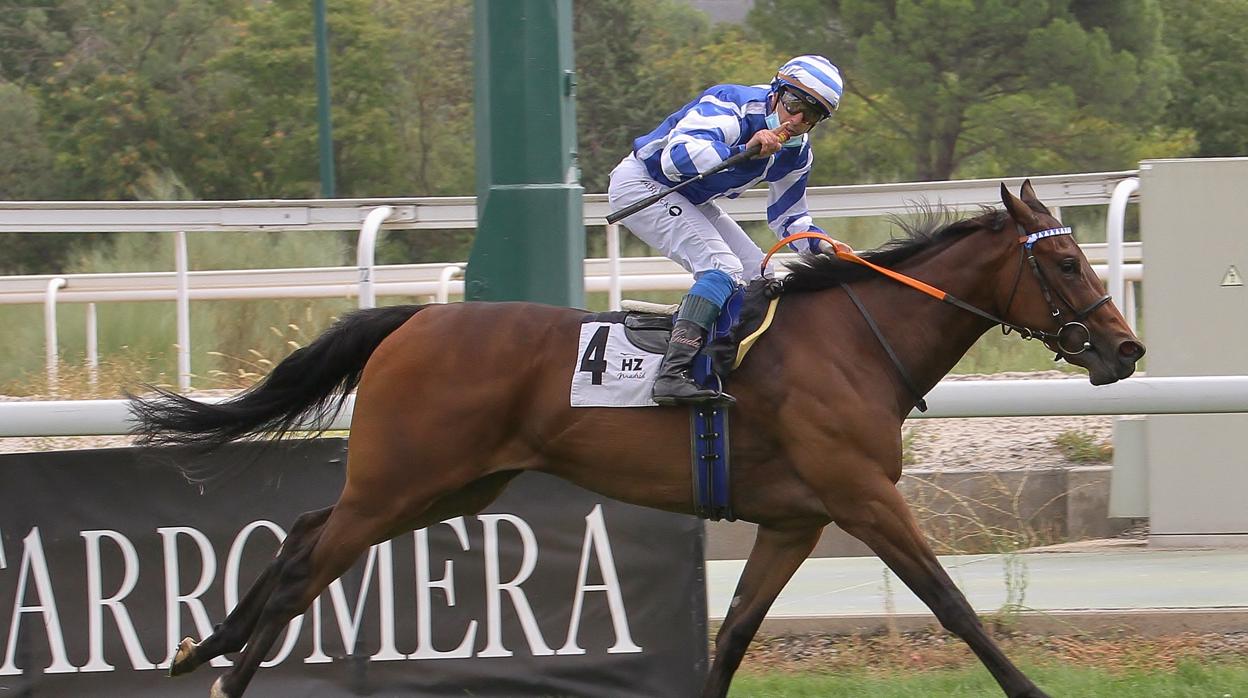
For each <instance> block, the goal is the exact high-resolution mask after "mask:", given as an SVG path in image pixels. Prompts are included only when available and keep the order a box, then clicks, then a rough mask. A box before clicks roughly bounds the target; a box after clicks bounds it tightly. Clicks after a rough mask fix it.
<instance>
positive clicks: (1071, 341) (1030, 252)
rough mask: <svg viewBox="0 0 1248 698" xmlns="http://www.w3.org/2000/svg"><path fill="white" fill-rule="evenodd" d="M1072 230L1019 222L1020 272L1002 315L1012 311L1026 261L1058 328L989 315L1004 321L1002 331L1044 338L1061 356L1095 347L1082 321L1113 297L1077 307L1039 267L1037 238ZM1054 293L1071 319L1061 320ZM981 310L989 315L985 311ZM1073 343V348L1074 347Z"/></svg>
mask: <svg viewBox="0 0 1248 698" xmlns="http://www.w3.org/2000/svg"><path fill="white" fill-rule="evenodd" d="M1071 234H1072V231H1071V229H1070V228H1069V227H1062V228H1048V229H1045V230H1040V231H1037V232H1034V233H1030V234H1028V233H1027V231H1025V230H1024V229H1023V226H1021V225H1019V226H1018V242H1019V250H1020V254H1019V258H1018V273H1017V274H1016V275H1015V276H1014V288H1013V289H1011V290H1010V299H1009V301H1007V302H1006V304H1005V311H1004V312H1003V313H1002V315H1006V314H1008V313H1009V312H1010V306H1012V305H1013V304H1014V295H1015V294H1016V293H1018V285H1019V282H1020V281H1022V278H1023V265H1024V264H1026V265H1027V266H1029V267H1031V271H1032V273H1033V274H1035V276H1036V281H1037V282H1038V283H1039V284H1040V292H1041V293H1042V294H1043V295H1044V301H1045V302H1046V303H1048V304H1049V315H1050V317H1052V318H1053V319H1054V320H1055V321H1056V322H1057V323H1058V324H1059V326H1058V328H1057V332H1045V331H1043V330H1034V329H1031V328H1028V327H1023V326H1021V325H1015V324H1014V323H1012V322H1007V321H1005V320H999V319H997V318H989V319H991V320H993V321H994V322H999V323H1000V324H1001V332H1002V334H1009V333H1010V330H1015V331H1016V332H1018V335H1019V336H1020V337H1022V338H1023V339H1039V340H1040V341H1041V342H1044V344H1045V346H1047V347H1049V348H1050V349H1054V350H1055V351H1056V352H1057V356H1056V357H1054V358H1062V356H1063V355H1064V356H1075V355H1077V354H1082V353H1083V352H1085V351H1087V350H1088V349H1091V348H1092V343H1091V342H1089V341H1088V340H1089V339H1090V338H1091V336H1092V334H1091V332H1090V331H1089V330H1088V326H1087V325H1085V324H1083V321H1084V320H1085V319H1087V317H1088V316H1089V315H1091V314H1092V313H1094V312H1096V309H1097V308H1100V307H1101V306H1102V305H1105V304H1106V303H1108V302H1109V300H1110V296H1109V294H1108V293H1107V294H1105V295H1104V296H1101V297H1100V298H1099V299H1097V300H1095V301H1093V302H1092V303H1091V304H1090V305H1088V307H1086V308H1084V309H1083V310H1076V309H1075V306H1074V304H1073V303H1071V302H1070V301H1069V300H1067V298H1066V296H1064V295H1062V293H1061V292H1060V291H1058V290H1057V289H1056V288H1054V287H1053V286H1052V285H1051V284H1049V280H1048V277H1046V276H1045V275H1044V271H1043V270H1042V269H1041V268H1040V263H1039V262H1037V261H1036V254H1035V251H1034V249H1033V248H1034V247H1035V246H1036V243H1037V242H1039V241H1040V240H1043V239H1044V238H1048V237H1053V236H1056V235H1071ZM1054 296H1057V298H1058V299H1059V300H1061V302H1062V304H1063V305H1065V306H1066V308H1067V309H1068V310H1070V312H1072V313H1073V316H1072V317H1071V319H1070V320H1068V321H1066V322H1062V320H1063V313H1062V309H1061V307H1059V306H1058V305H1057V303H1056V302H1054V300H1053V297H1054ZM980 314H983V315H987V314H986V313H980ZM1080 333H1082V334H1080ZM1072 346H1073V347H1074V348H1071V347H1072Z"/></svg>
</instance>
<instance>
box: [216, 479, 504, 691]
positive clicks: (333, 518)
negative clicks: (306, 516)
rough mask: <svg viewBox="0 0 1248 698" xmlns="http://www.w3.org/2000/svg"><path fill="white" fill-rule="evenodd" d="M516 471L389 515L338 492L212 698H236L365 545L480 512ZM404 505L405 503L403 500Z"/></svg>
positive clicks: (283, 572)
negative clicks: (288, 627)
mask: <svg viewBox="0 0 1248 698" xmlns="http://www.w3.org/2000/svg"><path fill="white" fill-rule="evenodd" d="M515 475H516V473H513V472H505V473H496V474H494V475H490V476H487V477H484V478H481V479H479V480H477V481H475V482H473V483H471V484H470V485H468V486H466V487H463V488H461V489H459V490H456V491H454V492H451V493H449V494H446V495H444V496H441V497H437V496H436V495H435V496H434V497H433V498H431V499H432V501H430V500H429V499H426V501H425V503H424V505H423V506H419V505H417V506H411V507H406V508H395V507H394V505H391V509H390V510H389V511H387V510H385V509H383V508H382V505H383V503H382V502H378V501H377V500H376V499H367V498H364V499H361V498H358V497H354V496H351V495H350V494H349V493H344V494H343V499H341V500H339V502H338V504H337V505H335V507H334V509H333V512H332V514H330V516H329V519H328V521H326V522H325V523H324V525H323V526H322V527H321V529H320V533H319V536H318V537H317V538H316V539H315V540H312V541H308V543H309V544H306V545H304V546H301V547H300V548H299V549H298V550H293V551H292V553H291V557H290V558H289V559H287V560H286V561H285V562H284V563H283V564H282V565H281V567H280V569H278V570H277V572H276V579H275V581H274V582H273V583H272V584H273V588H272V590H271V593H270V594H269V596H268V599H267V601H266V603H265V604H264V608H263V609H262V611H261V612H260V613H259V618H258V620H257V622H255V623H254V627H255V629H254V631H253V632H252V633H251V637H250V638H248V639H247V642H246V648H245V649H244V650H243V653H242V655H241V656H240V657H239V658H238V660H237V661H236V662H235V664H234V667H233V669H231V670H230V671H229V672H227V673H226V674H225V675H223V676H222V677H221V678H219V679H217V681H216V682H215V683H214V684H213V685H212V698H238V697H239V696H241V695H242V694H243V691H244V690H246V688H247V684H248V683H250V682H251V679H252V677H253V676H254V675H255V672H256V669H257V668H258V667H259V666H260V662H261V661H263V660H264V657H265V655H266V654H267V653H268V651H269V649H270V648H271V647H272V646H273V643H274V641H276V640H277V637H278V635H280V634H281V632H282V630H283V629H284V628H285V627H286V625H287V624H288V623H289V622H290V621H291V619H292V618H294V617H295V616H297V615H299V614H300V613H303V612H304V611H305V610H306V609H307V608H308V606H309V605H310V604H311V603H312V601H313V600H314V599H315V598H316V597H317V595H319V594H320V593H321V592H322V591H323V590H324V589H325V587H327V586H329V584H330V583H331V582H333V581H334V580H335V579H337V578H338V577H340V576H341V575H342V574H343V573H344V572H346V570H347V568H349V567H350V566H351V565H352V563H354V562H355V560H356V559H358V558H359V556H360V555H361V554H362V553H363V552H364V551H365V550H367V549H368V547H369V546H370V545H374V544H376V543H379V542H382V541H385V540H389V539H390V538H392V537H394V536H395V535H397V534H399V533H402V532H403V531H405V530H411V529H415V528H424V527H426V526H429V525H432V524H435V523H437V522H439V521H441V520H443V519H446V518H452V517H454V516H458V515H465V514H472V513H475V512H477V511H480V510H481V509H482V508H484V507H485V506H486V505H488V504H489V503H490V502H491V501H493V500H494V498H495V497H497V496H498V494H499V493H500V492H502V490H503V488H504V487H506V486H507V483H508V482H510V480H511V479H512V478H513V477H515ZM409 501H410V500H409Z"/></svg>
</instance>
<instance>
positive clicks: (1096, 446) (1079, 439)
mask: <svg viewBox="0 0 1248 698" xmlns="http://www.w3.org/2000/svg"><path fill="white" fill-rule="evenodd" d="M1053 443H1054V445H1056V446H1057V448H1058V450H1060V451H1061V452H1062V455H1063V456H1064V457H1065V458H1066V460H1068V461H1071V462H1072V463H1109V462H1111V461H1113V460H1114V446H1113V444H1108V443H1105V442H1104V441H1101V440H1098V439H1097V438H1096V437H1094V436H1092V435H1091V434H1089V433H1087V432H1085V431H1080V430H1078V429H1070V430H1067V431H1064V432H1062V433H1060V434H1058V435H1057V436H1055V437H1053Z"/></svg>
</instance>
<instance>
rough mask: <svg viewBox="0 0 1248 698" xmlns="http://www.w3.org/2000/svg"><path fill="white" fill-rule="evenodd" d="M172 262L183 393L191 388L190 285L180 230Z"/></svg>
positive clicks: (179, 373)
mask: <svg viewBox="0 0 1248 698" xmlns="http://www.w3.org/2000/svg"><path fill="white" fill-rule="evenodd" d="M173 263H174V270H175V271H177V274H178V278H177V297H176V300H175V303H176V306H177V318H178V390H181V391H182V392H184V393H185V392H187V391H189V390H190V389H191V285H190V279H189V277H188V274H189V268H190V262H189V260H188V259H187V254H186V233H185V232H183V231H181V230H179V231H178V232H177V233H175V234H174V243H173Z"/></svg>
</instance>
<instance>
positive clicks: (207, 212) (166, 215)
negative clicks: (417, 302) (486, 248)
mask: <svg viewBox="0 0 1248 698" xmlns="http://www.w3.org/2000/svg"><path fill="white" fill-rule="evenodd" d="M1134 175H1135V172H1134V171H1132V172H1109V173H1091V174H1075V175H1052V176H1045V177H1035V178H1032V184H1033V186H1034V187H1035V188H1036V192H1037V195H1038V196H1039V197H1040V198H1041V199H1042V200H1044V201H1045V202H1047V203H1048V204H1049V205H1050V206H1052V207H1054V208H1060V207H1062V206H1083V205H1094V204H1110V205H1111V210H1110V214H1109V222H1108V223H1107V236H1108V238H1107V239H1108V240H1110V244H1109V245H1108V248H1107V255H1105V257H1104V259H1105V260H1106V261H1107V263H1108V268H1099V269H1098V273H1100V274H1102V277H1103V278H1109V279H1110V285H1111V288H1112V289H1117V291H1111V293H1114V294H1115V300H1118V301H1119V304H1120V306H1122V307H1123V309H1124V311H1125V312H1126V313H1127V314H1128V320H1129V322H1131V323H1132V325H1133V326H1134V298H1133V296H1132V295H1131V294H1132V292H1133V286H1130V285H1128V286H1125V289H1124V287H1123V286H1122V282H1123V281H1124V280H1130V281H1138V280H1139V279H1140V277H1141V276H1142V270H1141V269H1140V267H1139V265H1138V264H1134V266H1128V265H1124V262H1123V260H1124V259H1126V258H1127V255H1126V254H1125V250H1127V249H1129V248H1126V247H1124V246H1123V244H1122V242H1121V237H1122V236H1121V228H1122V225H1121V224H1122V220H1123V217H1124V216H1123V213H1124V212H1125V208H1126V204H1127V202H1128V200H1129V199H1130V198H1131V196H1132V195H1134V193H1135V190H1136V188H1137V187H1138V179H1135V178H1134ZM1002 181H1005V182H1006V183H1007V184H1008V185H1010V186H1016V185H1017V184H1018V183H1019V182H1021V179H1017V178H1012V179H1006V180H998V179H983V180H958V181H950V182H910V183H899V184H873V185H854V186H841V187H812V188H811V189H809V190H808V193H807V201H808V204H809V207H810V210H811V213H812V214H813V215H814V216H815V217H816V218H829V217H844V216H868V215H881V214H889V213H904V212H906V211H908V210H912V209H913V207H914V205H915V204H916V202H917V203H920V204H921V203H930V204H938V205H941V206H945V207H949V208H953V209H966V208H973V207H976V206H980V205H991V204H994V203H996V202H998V201H999V198H1000V185H1001V182H1002ZM1131 183H1135V184H1134V185H1131ZM765 197H766V192H765V191H764V190H761V189H760V190H752V191H749V192H746V193H745V194H743V195H742V196H741V197H739V198H737V199H733V200H723V201H721V205H722V206H723V207H724V208H725V209H726V210H727V211H728V212H729V213H731V214H732V215H733V216H735V217H736V218H738V219H740V220H761V219H764V218H765V208H766V205H765ZM584 212H585V218H584V223H585V224H586V225H590V226H593V225H604V224H605V216H606V215H607V213H608V212H609V210H608V203H607V200H606V195H605V194H589V195H586V196H585V201H584ZM382 225H385V226H387V227H389V228H391V229H431V228H442V229H445V228H471V227H475V225H476V201H475V198H473V197H443V198H421V199H410V198H409V199H393V200H389V199H386V200H382V199H332V200H307V201H234V202H216V201H189V202H188V201H176V202H115V203H106V202H0V232H30V233H39V232H136V231H163V232H175V233H176V234H177V245H176V248H175V249H176V267H177V271H175V272H174V274H173V276H172V280H173V290H172V295H170V291H169V289H168V288H166V286H165V284H166V283H167V282H168V281H169V276H168V275H166V274H161V273H155V274H75V275H63V276H59V277H38V276H34V277H8V278H5V277H0V304H4V303H38V302H42V303H44V305H45V335H46V346H45V351H46V352H47V353H48V355H49V358H48V368H47V371H48V377H49V384H50V385H55V380H54V379H55V370H56V368H55V364H56V360H55V357H56V354H57V352H58V348H57V345H56V336H55V323H56V303H57V302H58V301H60V302H88V303H95V302H105V301H119V300H175V301H176V302H177V326H178V338H177V348H178V383H179V386H180V388H182V389H183V390H186V389H188V388H189V387H190V376H191V372H190V332H189V327H190V321H189V313H190V311H189V301H190V300H191V299H216V300H221V299H239V298H291V297H321V298H325V297H350V296H353V295H354V296H357V297H358V299H359V304H360V307H372V306H373V305H375V303H376V297H377V295H432V296H433V297H434V298H436V299H437V300H440V301H445V300H446V299H447V298H448V297H449V295H451V294H452V293H454V294H461V295H462V293H463V282H462V281H456V280H454V275H455V274H456V273H457V271H459V270H462V265H461V264H458V263H454V264H437V265H395V266H393V267H389V268H387V267H377V266H376V265H375V264H374V249H375V242H376V237H377V234H378V232H379V231H380V229H381V227H382ZM1115 225H1116V226H1117V227H1116V228H1115ZM356 226H359V227H360V236H359V241H358V245H357V265H356V268H355V270H354V271H355V277H354V278H353V279H350V280H347V281H343V280H339V279H338V278H337V277H336V275H338V274H340V273H341V271H342V268H324V269H299V270H258V271H227V272H189V271H188V267H189V261H188V260H187V258H186V242H185V234H186V232H188V231H191V232H220V231H238V230H265V231H276V230H282V231H290V230H342V229H353V228H355V227H356ZM1115 229H1116V230H1117V231H1118V232H1117V236H1116V237H1115V236H1114V233H1113V231H1114V230H1115ZM606 234H607V249H608V257H607V259H606V260H587V263H586V290H588V291H591V292H592V291H606V292H607V293H608V297H609V301H610V303H611V307H613V308H617V307H618V305H619V300H620V298H621V294H622V292H623V291H625V290H630V291H637V290H684V289H686V288H688V286H689V283H690V278H689V276H688V274H686V273H685V272H684V271H683V270H681V269H680V268H679V267H678V266H677V265H675V264H672V263H670V262H667V261H666V260H660V261H655V260H654V258H643V259H642V261H639V262H634V261H632V259H625V258H621V257H620V250H619V228H618V226H607V227H606ZM1138 248H1139V245H1138V243H1136V244H1135V250H1134V256H1133V257H1132V258H1131V259H1132V261H1133V262H1138V261H1139V258H1140V253H1139V249H1138ZM1086 249H1087V250H1088V254H1089V257H1090V258H1095V259H1097V261H1099V259H1100V258H1101V257H1099V256H1097V255H1096V253H1095V252H1094V250H1093V246H1087V247H1086ZM603 263H605V270H604V271H603V272H602V273H600V274H596V273H595V271H596V270H597V269H599V268H601V267H602V266H603ZM643 266H644V267H645V268H646V269H648V270H651V269H655V268H656V267H657V268H661V270H658V271H647V272H640V267H643ZM435 269H436V271H432V270H435ZM383 270H387V271H390V272H393V274H392V275H391V278H390V279H389V280H388V281H387V280H383V278H382V277H383ZM400 270H402V271H400ZM402 272H408V273H410V275H408V276H404V277H401V278H400V277H399V276H398V274H399V273H402ZM422 272H425V273H433V274H435V275H436V278H422ZM413 277H415V278H413ZM52 278H63V279H64V283H63V284H60V285H58V286H56V287H55V288H53V287H52V285H51V284H52V281H51V279H52ZM278 278H285V279H286V280H287V281H290V280H291V279H294V278H298V279H300V282H298V283H285V284H283V283H278V282H276V281H275V280H276V279H278ZM40 282H43V283H44V284H45V285H44V287H43V288H42V289H41V291H42V293H41V295H40V290H37V289H31V288H29V284H31V283H36V284H37V283H40ZM1115 283H1116V284H1117V285H1115ZM88 325H89V326H91V328H89V331H88V334H89V335H92V336H89V337H88V340H87V342H88V346H89V347H90V346H94V343H95V337H94V336H93V326H94V313H93V312H89V313H88ZM88 355H89V361H92V360H93V358H94V352H92V351H90V350H89V351H88ZM89 370H91V371H92V373H93V372H94V364H91V365H90V366H89Z"/></svg>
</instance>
